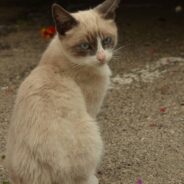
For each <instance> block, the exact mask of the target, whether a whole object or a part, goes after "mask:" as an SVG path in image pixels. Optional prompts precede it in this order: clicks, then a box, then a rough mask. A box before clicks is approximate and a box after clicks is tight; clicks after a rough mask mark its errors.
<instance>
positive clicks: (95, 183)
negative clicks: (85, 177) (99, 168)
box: [88, 175, 99, 184]
mask: <svg viewBox="0 0 184 184" xmlns="http://www.w3.org/2000/svg"><path fill="white" fill-rule="evenodd" d="M98 183H99V181H98V178H97V177H96V176H95V175H92V176H91V177H90V179H89V183H88V184H98Z"/></svg>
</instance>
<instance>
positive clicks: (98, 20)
mask: <svg viewBox="0 0 184 184" xmlns="http://www.w3.org/2000/svg"><path fill="white" fill-rule="evenodd" d="M119 2H120V0H106V1H104V2H103V3H102V4H100V5H99V6H97V7H96V8H94V9H90V10H86V11H79V12H77V13H69V12H68V11H66V10H65V9H63V8H62V7H61V6H59V5H58V4H53V6H52V13H53V18H54V21H55V25H56V30H57V32H58V36H59V39H60V41H61V45H62V49H63V51H64V53H65V55H66V56H67V57H68V58H69V59H70V61H71V62H73V63H76V64H78V65H85V66H86V65H87V66H102V65H104V64H105V63H107V62H109V61H110V60H111V59H112V56H113V50H114V48H115V46H116V45H117V40H118V33H117V26H116V24H115V21H114V18H115V10H116V8H117V7H118V4H119Z"/></svg>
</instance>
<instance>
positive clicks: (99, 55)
mask: <svg viewBox="0 0 184 184" xmlns="http://www.w3.org/2000/svg"><path fill="white" fill-rule="evenodd" d="M96 57H97V59H98V60H99V61H100V63H104V62H105V52H104V51H103V50H102V51H99V52H98V53H97V56H96Z"/></svg>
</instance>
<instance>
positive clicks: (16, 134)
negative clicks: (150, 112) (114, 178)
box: [6, 0, 120, 184]
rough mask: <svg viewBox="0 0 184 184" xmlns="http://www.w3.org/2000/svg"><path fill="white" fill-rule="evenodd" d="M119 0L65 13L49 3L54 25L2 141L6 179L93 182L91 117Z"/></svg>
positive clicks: (97, 154)
mask: <svg viewBox="0 0 184 184" xmlns="http://www.w3.org/2000/svg"><path fill="white" fill-rule="evenodd" d="M119 3H120V0H106V1H104V2H103V3H102V4H100V5H98V6H97V7H95V8H93V9H90V10H84V11H79V12H75V13H69V12H68V11H66V10H65V9H63V8H62V7H61V6H60V5H58V4H53V6H52V14H53V19H54V21H55V26H56V30H57V34H56V36H55V37H54V38H53V40H52V41H51V43H50V44H49V46H48V48H47V49H46V51H45V52H44V54H43V56H42V58H41V61H40V63H39V64H38V66H37V67H36V68H35V69H34V70H33V71H32V72H31V73H30V75H29V76H28V77H27V78H26V79H25V80H24V81H23V83H22V84H21V86H20V88H19V89H18V94H17V98H16V101H15V105H14V110H13V115H12V119H11V124H10V128H9V134H8V140H7V154H6V166H7V169H8V172H9V176H10V179H11V182H12V183H11V184H97V183H98V179H97V177H96V176H95V175H96V169H97V167H98V165H99V163H100V160H101V157H102V155H103V141H102V139H101V136H100V131H99V128H98V125H97V122H96V116H97V114H98V112H99V110H100V107H101V105H102V102H103V99H104V96H105V94H106V92H107V89H108V85H109V83H110V75H111V71H110V69H109V67H108V62H109V61H110V60H111V59H112V57H113V51H114V48H115V46H116V45H117V41H118V28H117V25H116V23H115V21H114V18H115V10H116V9H117V8H118V5H119Z"/></svg>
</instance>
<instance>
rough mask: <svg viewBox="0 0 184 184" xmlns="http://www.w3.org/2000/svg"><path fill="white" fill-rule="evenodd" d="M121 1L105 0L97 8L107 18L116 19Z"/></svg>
mask: <svg viewBox="0 0 184 184" xmlns="http://www.w3.org/2000/svg"><path fill="white" fill-rule="evenodd" d="M120 1H121V0H105V1H104V2H103V3H102V4H100V5H98V6H97V7H96V8H95V10H96V11H97V12H99V13H100V14H102V16H103V17H104V18H105V19H114V18H115V11H116V9H117V8H118V6H119V3H120Z"/></svg>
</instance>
